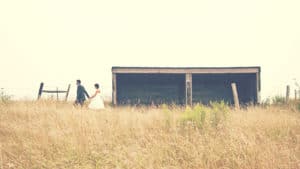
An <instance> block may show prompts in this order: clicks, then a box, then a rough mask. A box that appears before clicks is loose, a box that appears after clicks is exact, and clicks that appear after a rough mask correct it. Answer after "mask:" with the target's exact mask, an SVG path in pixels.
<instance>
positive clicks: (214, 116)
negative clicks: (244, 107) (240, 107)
mask: <svg viewBox="0 0 300 169" xmlns="http://www.w3.org/2000/svg"><path fill="white" fill-rule="evenodd" d="M229 110H230V109H229V107H228V105H227V104H226V103H225V102H224V101H221V102H211V103H210V107H207V106H204V105H200V104H197V105H196V106H194V107H193V108H191V107H187V108H186V109H185V111H184V112H183V113H182V116H181V119H180V122H181V124H182V125H192V126H194V127H196V128H198V129H203V128H204V127H205V126H208V127H215V128H216V127H218V126H219V124H220V123H222V122H223V121H225V120H226V119H227V117H228V114H229Z"/></svg>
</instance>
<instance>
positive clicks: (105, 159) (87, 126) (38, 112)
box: [0, 101, 300, 169]
mask: <svg viewBox="0 0 300 169" xmlns="http://www.w3.org/2000/svg"><path fill="white" fill-rule="evenodd" d="M184 111H186V110H184V108H171V109H166V108H134V107H123V108H107V109H106V110H104V111H92V110H88V109H85V108H83V109H81V108H74V107H73V106H72V105H71V104H63V103H54V102H49V101H41V102H12V103H6V104H0V169H6V168H49V169H50V168H51V169H52V168H62V169H63V168H87V169H88V168H128V169H134V168H139V169H140V168H153V169H157V168H172V169H175V168H178V169H182V168H184V169H185V168H197V169H198V168H200V169H201V168H203V169H216V168H222V169H227V168H237V169H279V168H280V169H297V168H300V117H299V115H300V114H299V112H297V111H296V110H293V109H289V108H288V107H283V108H282V107H270V106H269V107H264V108H259V107H250V108H248V109H247V110H240V111H234V110H230V112H229V114H228V117H227V118H226V119H223V120H222V122H220V123H219V124H218V125H216V126H214V125H209V122H210V120H211V119H209V118H206V122H207V125H202V126H201V128H199V127H195V126H194V125H193V123H192V122H191V123H188V122H187V123H182V119H183V116H182V112H184ZM170 112H171V113H170ZM207 117H208V116H207Z"/></svg>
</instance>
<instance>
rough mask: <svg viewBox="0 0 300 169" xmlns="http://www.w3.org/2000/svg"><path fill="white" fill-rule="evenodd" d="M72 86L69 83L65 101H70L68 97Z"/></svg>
mask: <svg viewBox="0 0 300 169" xmlns="http://www.w3.org/2000/svg"><path fill="white" fill-rule="evenodd" d="M70 88H71V84H69V86H68V89H67V92H66V97H65V101H68V97H69V92H70Z"/></svg>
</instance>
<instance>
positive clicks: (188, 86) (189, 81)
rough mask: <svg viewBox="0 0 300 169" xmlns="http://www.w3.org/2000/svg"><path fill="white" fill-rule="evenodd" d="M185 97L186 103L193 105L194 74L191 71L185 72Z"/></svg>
mask: <svg viewBox="0 0 300 169" xmlns="http://www.w3.org/2000/svg"><path fill="white" fill-rule="evenodd" d="M185 99H186V101H185V102H186V105H189V106H192V105H193V76H192V74H191V73H187V74H185Z"/></svg>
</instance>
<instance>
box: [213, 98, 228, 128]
mask: <svg viewBox="0 0 300 169" xmlns="http://www.w3.org/2000/svg"><path fill="white" fill-rule="evenodd" d="M210 105H211V125H212V126H213V127H217V126H218V125H219V124H220V123H221V122H222V121H225V120H226V119H227V117H228V114H229V107H228V105H227V104H226V103H225V102H224V101H221V102H211V103H210Z"/></svg>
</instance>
